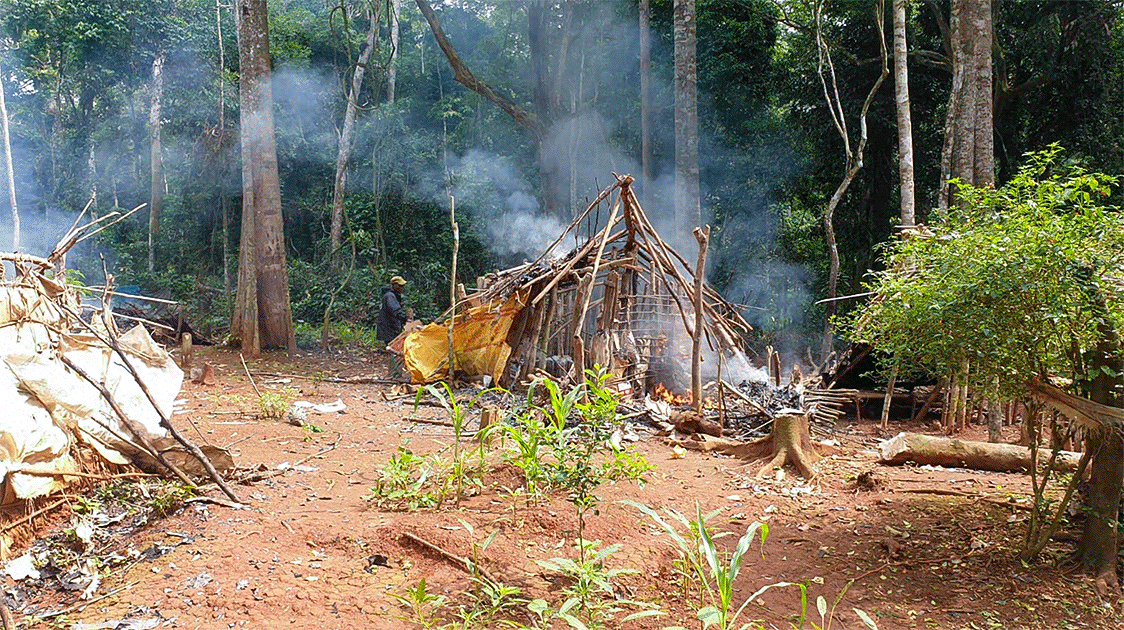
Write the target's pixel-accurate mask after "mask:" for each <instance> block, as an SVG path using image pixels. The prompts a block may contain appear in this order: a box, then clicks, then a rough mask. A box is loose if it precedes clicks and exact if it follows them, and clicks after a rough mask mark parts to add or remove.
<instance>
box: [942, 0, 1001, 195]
mask: <svg viewBox="0 0 1124 630" xmlns="http://www.w3.org/2000/svg"><path fill="white" fill-rule="evenodd" d="M949 26H950V29H949V30H950V40H951V42H950V43H951V48H952V88H951V90H950V93H949V99H948V114H947V116H946V120H945V140H944V148H943V151H942V155H941V182H940V194H939V197H938V205H939V206H940V207H941V208H947V207H948V206H949V204H950V203H951V202H952V201H953V199H952V192H951V191H950V190H949V187H948V180H949V179H960V180H961V181H963V182H964V183H966V184H971V185H973V186H977V187H983V186H988V185H990V184H993V183H994V182H995V150H994V139H993V134H994V122H993V112H992V108H993V96H992V64H991V52H992V44H993V39H994V34H993V31H992V15H991V0H953V1H952V9H951V14H950V18H949Z"/></svg>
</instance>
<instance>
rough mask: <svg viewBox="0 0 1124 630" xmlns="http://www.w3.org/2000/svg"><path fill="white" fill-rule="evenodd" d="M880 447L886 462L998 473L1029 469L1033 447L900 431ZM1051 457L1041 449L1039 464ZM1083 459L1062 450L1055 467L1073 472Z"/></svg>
mask: <svg viewBox="0 0 1124 630" xmlns="http://www.w3.org/2000/svg"><path fill="white" fill-rule="evenodd" d="M878 450H879V454H880V457H879V461H880V462H881V463H883V464H891V465H892V464H904V463H906V462H913V463H915V464H922V465H924V464H929V465H931V466H950V467H956V468H971V469H974V470H991V471H995V472H1019V471H1025V470H1029V469H1030V449H1029V448H1027V447H1025V446H1016V445H1014V444H994V443H991V442H969V441H967V440H957V439H953V438H945V437H936V436H932V435H922V434H919V433H899V434H897V435H896V436H894V437H893V438H890V439H889V440H886V441H885V442H882V443H881V444H879V447H878ZM1049 458H1050V451H1049V449H1045V448H1043V449H1039V453H1038V462H1039V465H1040V466H1041V465H1045V464H1046V462H1047V461H1049ZM1080 460H1081V453H1073V452H1070V451H1062V452H1061V453H1059V454H1058V461H1057V463H1056V465H1055V468H1056V469H1057V470H1063V471H1067V472H1070V471H1074V470H1076V469H1077V462H1079V461H1080Z"/></svg>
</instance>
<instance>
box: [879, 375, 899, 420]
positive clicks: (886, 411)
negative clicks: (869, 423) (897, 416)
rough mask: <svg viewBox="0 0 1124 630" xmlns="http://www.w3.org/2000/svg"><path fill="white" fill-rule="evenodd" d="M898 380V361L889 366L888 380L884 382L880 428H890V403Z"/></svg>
mask: <svg viewBox="0 0 1124 630" xmlns="http://www.w3.org/2000/svg"><path fill="white" fill-rule="evenodd" d="M897 380H898V363H897V361H895V362H894V366H893V367H892V368H890V381H889V383H887V384H886V397H885V398H883V399H882V428H883V429H888V428H890V405H891V404H892V403H893V402H894V384H895V383H897Z"/></svg>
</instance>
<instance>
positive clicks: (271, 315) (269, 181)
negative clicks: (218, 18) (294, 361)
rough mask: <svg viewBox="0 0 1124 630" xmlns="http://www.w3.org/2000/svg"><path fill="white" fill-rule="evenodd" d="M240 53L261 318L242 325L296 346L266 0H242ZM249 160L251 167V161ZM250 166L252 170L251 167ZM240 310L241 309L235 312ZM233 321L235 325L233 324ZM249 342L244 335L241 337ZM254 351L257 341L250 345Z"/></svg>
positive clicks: (248, 211) (248, 209)
mask: <svg viewBox="0 0 1124 630" xmlns="http://www.w3.org/2000/svg"><path fill="white" fill-rule="evenodd" d="M238 13H239V18H238V35H239V37H238V49H239V50H238V56H239V62H240V63H239V66H240V71H241V77H240V91H239V94H240V100H241V102H242V112H241V131H242V160H243V169H242V170H243V177H244V178H245V177H246V176H247V175H249V187H250V191H249V192H250V193H251V195H250V198H249V201H248V203H249V206H247V199H246V195H245V190H246V188H247V185H246V182H245V181H243V190H244V192H243V212H242V217H243V221H245V220H246V219H247V218H249V219H250V220H251V223H252V226H253V238H252V250H253V259H252V261H253V272H252V273H253V277H254V278H255V279H256V283H255V284H256V293H257V300H256V306H257V314H256V315H257V317H256V318H255V319H256V321H254V320H252V319H250V318H249V317H248V315H249V313H248V312H243V313H242V314H241V317H240V319H239V321H240V323H241V324H242V327H243V329H245V327H246V326H247V325H249V323H250V322H251V321H253V322H254V325H255V326H256V327H257V332H258V334H259V336H260V339H261V347H262V348H285V349H288V350H290V351H295V350H296V337H295V335H294V330H293V315H292V308H291V306H290V303H289V278H288V271H287V268H286V262H285V233H284V227H285V226H284V220H283V218H282V215H281V187H280V183H279V181H278V176H277V144H276V140H275V139H274V132H273V88H272V85H271V81H272V78H271V75H270V59H269V23H268V20H267V16H266V2H265V0H239V2H238ZM247 163H248V167H247ZM247 170H248V171H249V172H248V173H247ZM245 236H246V226H245V225H243V237H244V238H243V243H242V248H243V250H247V249H251V247H249V246H248V244H247V243H246V242H245ZM247 255H248V254H247V252H245V251H243V252H242V255H241V256H240V260H239V288H238V291H239V296H240V298H242V297H243V296H244V294H248V293H249V287H245V288H243V286H242V284H243V280H244V279H245V280H246V281H247V282H249V279H250V273H249V272H244V270H243V269H242V268H241V267H242V263H243V262H244V261H246V259H247ZM235 306H236V308H241V309H248V308H249V304H248V302H246V301H244V300H243V299H239V300H238V301H237V303H236V305H235ZM236 316H237V314H236ZM233 328H234V327H233V326H232V329H233ZM242 339H243V342H245V337H243V338H242ZM251 351H252V346H251Z"/></svg>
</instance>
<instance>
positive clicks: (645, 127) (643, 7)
mask: <svg viewBox="0 0 1124 630" xmlns="http://www.w3.org/2000/svg"><path fill="white" fill-rule="evenodd" d="M651 21H652V5H651V0H640V170H641V172H642V173H643V182H644V184H643V185H645V186H647V185H650V182H651V181H652V144H651V142H652V87H651V82H652V28H651Z"/></svg>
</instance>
